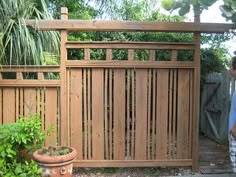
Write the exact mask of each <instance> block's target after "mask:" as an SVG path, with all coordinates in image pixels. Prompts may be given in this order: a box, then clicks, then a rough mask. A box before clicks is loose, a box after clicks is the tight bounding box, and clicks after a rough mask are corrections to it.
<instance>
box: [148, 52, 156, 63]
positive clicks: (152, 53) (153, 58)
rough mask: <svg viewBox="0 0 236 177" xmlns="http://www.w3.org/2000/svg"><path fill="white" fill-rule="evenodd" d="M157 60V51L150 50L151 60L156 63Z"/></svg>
mask: <svg viewBox="0 0 236 177" xmlns="http://www.w3.org/2000/svg"><path fill="white" fill-rule="evenodd" d="M155 58H156V51H155V50H149V60H150V61H155Z"/></svg>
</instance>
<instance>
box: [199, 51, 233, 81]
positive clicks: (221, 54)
mask: <svg viewBox="0 0 236 177" xmlns="http://www.w3.org/2000/svg"><path fill="white" fill-rule="evenodd" d="M226 54H227V51H226V49H224V48H217V49H216V48H205V49H202V50H201V81H204V80H205V79H206V76H207V75H208V74H210V73H212V72H221V71H222V70H223V69H225V68H226V66H228V64H229V61H230V57H229V56H227V55H226Z"/></svg>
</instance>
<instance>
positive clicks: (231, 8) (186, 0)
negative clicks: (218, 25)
mask: <svg viewBox="0 0 236 177" xmlns="http://www.w3.org/2000/svg"><path fill="white" fill-rule="evenodd" d="M216 1H217V0H162V7H163V8H164V9H166V10H167V11H172V10H178V12H179V15H181V16H183V15H186V14H187V13H189V11H190V9H191V6H192V7H193V10H194V13H195V15H200V14H201V12H202V10H203V9H206V10H207V9H208V8H209V7H210V6H212V5H213V4H214V3H215V2H216ZM219 9H220V11H221V13H222V16H223V17H225V19H226V20H232V22H233V23H236V1H235V0H224V4H223V5H221V6H220V7H219Z"/></svg>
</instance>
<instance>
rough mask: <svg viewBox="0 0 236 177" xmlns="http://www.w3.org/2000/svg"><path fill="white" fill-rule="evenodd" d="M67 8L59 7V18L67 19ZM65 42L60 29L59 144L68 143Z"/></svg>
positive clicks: (65, 38)
mask: <svg viewBox="0 0 236 177" xmlns="http://www.w3.org/2000/svg"><path fill="white" fill-rule="evenodd" d="M67 15H68V9H67V8H65V7H62V8H61V19H62V20H67V19H68V16H67ZM66 42H67V30H61V46H60V47H61V50H60V51H61V65H60V71H61V75H60V76H61V86H60V87H61V93H60V95H61V97H60V98H61V101H60V103H61V117H60V122H61V134H60V135H61V138H60V140H61V142H60V143H61V144H63V145H68V143H69V142H68V140H69V127H68V125H69V123H68V99H67V98H68V94H67V72H66V61H67V49H66V47H65V46H66Z"/></svg>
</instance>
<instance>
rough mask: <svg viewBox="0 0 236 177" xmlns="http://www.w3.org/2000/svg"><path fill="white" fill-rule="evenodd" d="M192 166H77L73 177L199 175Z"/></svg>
mask: <svg viewBox="0 0 236 177" xmlns="http://www.w3.org/2000/svg"><path fill="white" fill-rule="evenodd" d="M199 174H200V173H193V172H192V171H191V169H190V168H169V167H166V168H163V167H161V168H160V167H157V168H151V167H150V168H76V169H74V173H73V177H149V176H150V177H151V176H183V175H199Z"/></svg>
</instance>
